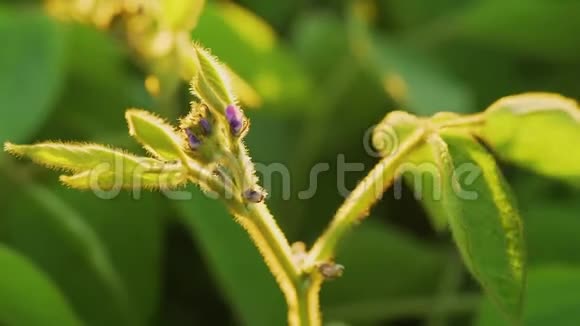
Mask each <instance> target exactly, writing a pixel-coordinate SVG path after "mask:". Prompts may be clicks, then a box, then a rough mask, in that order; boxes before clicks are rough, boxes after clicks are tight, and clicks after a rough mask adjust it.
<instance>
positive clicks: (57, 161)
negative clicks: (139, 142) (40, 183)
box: [4, 142, 159, 172]
mask: <svg viewBox="0 0 580 326" xmlns="http://www.w3.org/2000/svg"><path fill="white" fill-rule="evenodd" d="M4 149H5V150H6V151H7V152H9V153H11V154H13V155H15V156H24V157H28V158H30V159H31V160H32V161H34V162H35V163H38V164H40V165H44V166H46V167H48V168H53V169H61V170H66V171H72V172H81V171H86V170H92V169H94V168H97V167H99V166H103V165H107V166H115V165H124V168H126V169H134V168H135V167H137V166H139V165H141V164H144V163H146V164H155V163H157V162H159V161H157V160H154V159H151V158H146V157H137V156H133V155H130V154H127V153H125V152H123V151H121V150H117V149H113V148H109V147H105V146H102V145H97V144H81V143H53V142H44V143H38V144H35V145H15V144H12V143H6V144H5V145H4Z"/></svg>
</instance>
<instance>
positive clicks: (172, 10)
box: [159, 0, 205, 31]
mask: <svg viewBox="0 0 580 326" xmlns="http://www.w3.org/2000/svg"><path fill="white" fill-rule="evenodd" d="M159 2H160V4H161V17H162V20H163V22H164V23H165V24H167V25H169V26H170V27H171V28H172V29H173V30H176V31H179V30H181V31H189V30H191V29H193V28H194V27H195V25H197V20H198V19H199V15H200V14H201V11H202V9H203V6H204V4H205V0H163V1H159Z"/></svg>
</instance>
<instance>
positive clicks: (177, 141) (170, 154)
mask: <svg viewBox="0 0 580 326" xmlns="http://www.w3.org/2000/svg"><path fill="white" fill-rule="evenodd" d="M125 118H126V119H127V123H128V124H129V134H131V136H133V137H135V138H136V139H137V140H138V141H139V143H141V145H143V147H145V149H146V150H147V151H148V152H149V153H151V154H152V155H154V156H155V157H157V158H159V159H161V160H165V161H181V160H182V158H183V157H185V153H184V149H185V148H186V145H185V141H184V139H183V137H181V136H180V135H179V134H178V133H177V132H176V131H175V128H173V127H172V126H171V125H170V124H168V123H167V122H165V121H164V120H163V119H161V118H159V117H157V116H155V115H153V113H150V112H147V111H143V110H137V109H130V110H127V112H126V113H125Z"/></svg>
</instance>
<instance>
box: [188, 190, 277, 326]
mask: <svg viewBox="0 0 580 326" xmlns="http://www.w3.org/2000/svg"><path fill="white" fill-rule="evenodd" d="M192 190H193V189H192ZM192 195H193V198H192V199H191V200H188V201H182V202H178V203H177V207H178V209H179V210H180V211H181V212H182V216H183V223H184V224H185V225H186V226H187V227H188V229H189V230H190V231H191V233H192V235H193V238H194V239H195V240H196V241H197V242H198V243H199V246H200V248H201V249H202V250H203V253H204V255H205V259H206V261H207V264H208V265H209V266H210V269H211V270H212V275H214V276H215V278H216V279H215V281H216V282H217V283H218V285H219V287H220V288H221V290H222V291H223V294H224V296H225V298H226V299H227V301H228V302H229V303H230V305H231V306H232V309H233V310H234V312H235V314H236V315H237V316H238V317H239V319H240V321H241V324H243V325H252V326H254V325H255V326H270V325H284V324H285V323H286V306H285V303H284V299H283V297H282V294H281V293H280V290H279V289H278V287H277V285H276V282H275V280H274V278H273V277H272V275H271V274H270V272H269V271H268V269H267V268H266V265H265V264H264V262H263V260H262V257H261V256H260V254H259V253H258V251H257V250H256V248H255V247H254V245H253V244H252V243H251V240H250V239H249V238H248V236H247V234H246V233H245V231H244V230H243V229H242V228H241V227H240V226H239V225H237V224H236V223H235V222H234V220H233V218H232V217H231V216H230V215H229V214H228V212H227V211H226V209H225V208H224V207H223V204H222V203H220V202H218V201H216V200H212V199H210V198H207V197H206V196H205V195H204V194H202V193H201V192H200V191H199V190H197V189H196V190H193V191H192ZM224 240H225V241H224Z"/></svg>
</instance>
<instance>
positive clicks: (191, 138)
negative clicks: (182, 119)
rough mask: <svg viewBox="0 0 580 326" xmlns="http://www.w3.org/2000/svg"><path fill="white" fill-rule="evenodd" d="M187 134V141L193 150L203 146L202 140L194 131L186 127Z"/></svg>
mask: <svg viewBox="0 0 580 326" xmlns="http://www.w3.org/2000/svg"><path fill="white" fill-rule="evenodd" d="M185 134H186V135H187V141H188V143H189V148H191V149H192V150H196V149H198V148H199V146H201V141H200V140H199V139H198V138H197V137H196V136H195V135H194V134H193V132H192V131H191V130H190V129H189V128H186V129H185Z"/></svg>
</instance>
